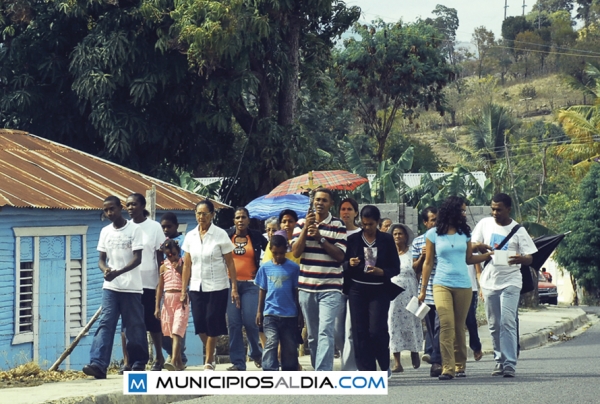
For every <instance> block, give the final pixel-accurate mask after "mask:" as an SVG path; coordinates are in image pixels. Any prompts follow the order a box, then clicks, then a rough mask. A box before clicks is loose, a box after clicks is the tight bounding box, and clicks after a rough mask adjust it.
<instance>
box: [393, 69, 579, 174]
mask: <svg viewBox="0 0 600 404" xmlns="http://www.w3.org/2000/svg"><path fill="white" fill-rule="evenodd" d="M467 80H468V82H469V86H470V88H471V89H472V90H471V93H470V95H469V96H467V97H465V99H464V100H462V101H461V102H460V103H459V109H458V111H457V113H456V121H457V124H458V126H456V127H451V119H450V115H449V114H445V116H443V117H442V116H440V115H439V113H437V112H435V111H421V112H420V115H419V117H418V118H417V119H416V120H415V123H416V124H410V123H408V121H407V120H400V121H399V122H398V127H399V129H400V130H401V131H402V132H403V133H406V134H407V135H408V136H409V137H412V138H415V139H419V140H421V141H424V142H426V143H428V144H429V145H430V146H431V147H432V148H433V150H434V152H435V153H436V154H437V155H438V156H439V157H440V158H441V159H442V160H443V161H445V162H446V163H447V165H448V166H449V167H451V166H454V165H455V164H456V163H458V162H459V160H460V159H459V156H458V155H457V154H456V153H455V152H453V151H452V150H451V149H449V148H448V147H447V146H446V144H445V141H444V133H445V134H446V136H451V137H453V138H455V139H456V141H457V143H458V145H460V146H468V145H469V138H468V135H467V134H466V133H465V128H464V125H465V123H466V122H467V121H468V117H469V116H474V115H476V114H477V113H478V111H479V109H480V107H481V105H482V104H483V103H484V102H487V101H493V102H494V103H496V104H500V105H504V106H506V107H509V108H510V109H512V110H513V113H514V116H515V117H517V118H520V119H523V120H524V121H534V120H540V119H542V120H545V121H551V120H553V119H554V117H553V113H554V112H555V111H557V110H558V109H561V108H568V107H570V106H572V105H578V104H582V103H583V94H582V92H581V91H578V90H574V89H572V88H571V87H569V86H568V85H567V84H566V83H565V82H564V80H563V79H562V78H561V77H560V76H559V75H556V74H554V75H548V76H544V77H538V78H534V79H530V80H527V81H524V80H522V81H513V82H509V83H507V84H506V85H505V86H501V85H500V84H496V85H495V86H493V85H491V84H490V85H487V86H479V85H478V84H477V80H476V78H470V79H467ZM524 86H530V87H534V88H535V92H536V96H535V98H532V99H525V98H524V97H523V96H522V95H521V91H522V90H523V87H524ZM587 102H590V99H589V97H588V99H587Z"/></svg>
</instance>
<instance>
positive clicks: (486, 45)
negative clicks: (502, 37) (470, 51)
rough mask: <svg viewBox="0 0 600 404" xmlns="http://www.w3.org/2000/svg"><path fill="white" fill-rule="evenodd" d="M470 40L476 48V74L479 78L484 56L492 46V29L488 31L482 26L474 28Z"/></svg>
mask: <svg viewBox="0 0 600 404" xmlns="http://www.w3.org/2000/svg"><path fill="white" fill-rule="evenodd" d="M471 42H472V43H473V44H474V45H475V47H476V48H477V60H478V62H479V63H478V67H477V75H478V77H479V78H481V76H482V75H483V62H484V61H485V58H486V57H487V56H488V54H489V53H490V50H491V49H492V47H493V46H494V42H495V40H494V33H493V32H492V31H488V30H487V29H485V27H484V26H481V27H477V28H475V32H473V39H472V40H471Z"/></svg>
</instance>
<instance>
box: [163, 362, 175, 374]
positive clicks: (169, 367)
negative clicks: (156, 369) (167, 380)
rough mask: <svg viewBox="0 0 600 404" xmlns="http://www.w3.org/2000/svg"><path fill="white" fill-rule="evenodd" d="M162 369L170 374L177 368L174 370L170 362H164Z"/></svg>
mask: <svg viewBox="0 0 600 404" xmlns="http://www.w3.org/2000/svg"><path fill="white" fill-rule="evenodd" d="M164 367H165V369H167V370H168V371H170V372H173V371H175V370H177V368H175V366H173V364H172V363H171V362H165V364H164Z"/></svg>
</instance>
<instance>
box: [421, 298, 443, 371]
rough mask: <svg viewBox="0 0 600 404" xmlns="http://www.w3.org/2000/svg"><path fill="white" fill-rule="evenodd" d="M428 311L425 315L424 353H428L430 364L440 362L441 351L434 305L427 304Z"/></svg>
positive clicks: (438, 324) (437, 318)
mask: <svg viewBox="0 0 600 404" xmlns="http://www.w3.org/2000/svg"><path fill="white" fill-rule="evenodd" d="M428 306H429V313H427V316H426V317H425V324H427V334H426V335H425V353H426V354H428V355H429V357H430V359H429V362H431V364H432V365H433V364H438V365H441V364H442V353H441V352H440V318H439V317H438V314H437V310H436V308H435V305H433V304H429V305H428Z"/></svg>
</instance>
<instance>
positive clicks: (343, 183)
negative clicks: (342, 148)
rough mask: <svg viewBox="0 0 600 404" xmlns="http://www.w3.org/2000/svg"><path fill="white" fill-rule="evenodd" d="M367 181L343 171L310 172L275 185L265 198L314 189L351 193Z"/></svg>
mask: <svg viewBox="0 0 600 404" xmlns="http://www.w3.org/2000/svg"><path fill="white" fill-rule="evenodd" d="M368 181H369V180H368V179H366V178H364V177H361V176H360V175H357V174H353V173H350V172H348V171H344V170H332V171H311V172H309V173H307V174H302V175H300V176H298V177H294V178H290V179H289V180H287V181H284V182H282V183H281V184H279V185H277V187H275V189H273V190H272V191H271V192H269V193H268V194H267V198H272V197H274V196H282V195H288V194H299V193H303V192H309V191H311V190H313V189H316V188H328V189H332V190H338V191H353V190H355V189H356V188H357V187H358V186H359V185H362V184H364V183H365V182H368Z"/></svg>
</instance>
